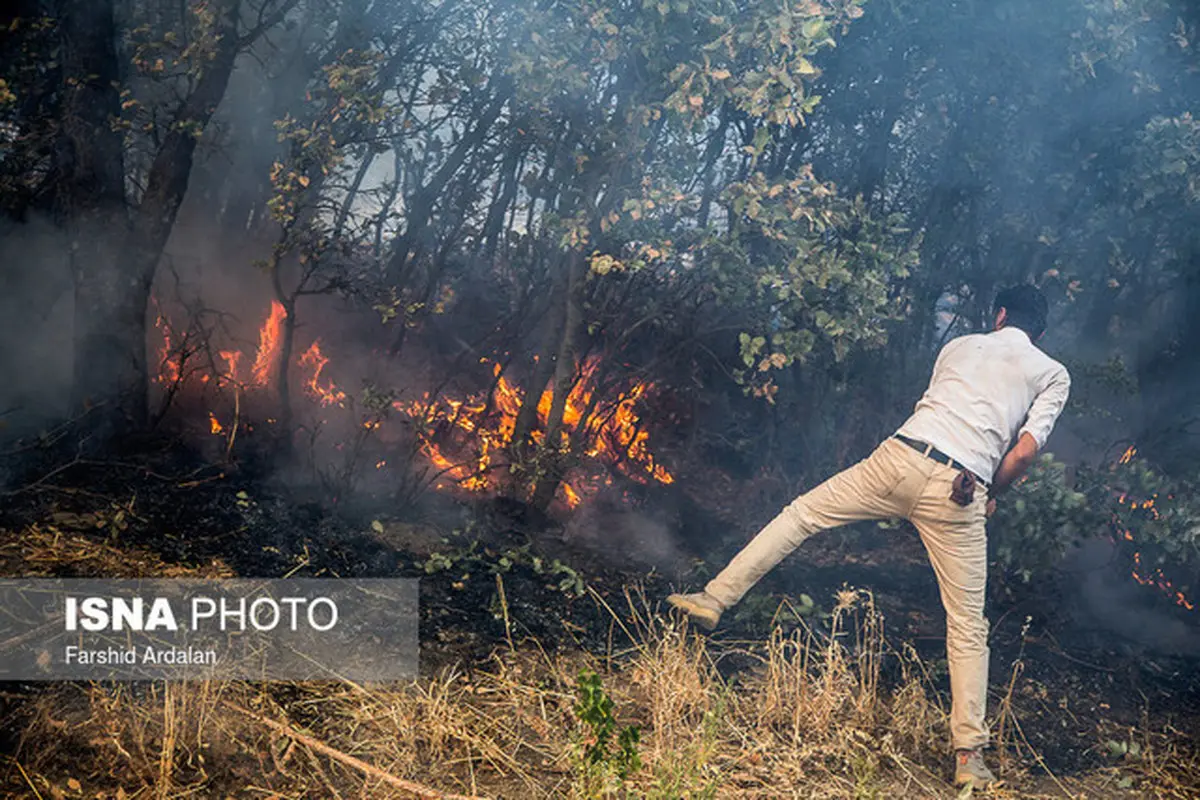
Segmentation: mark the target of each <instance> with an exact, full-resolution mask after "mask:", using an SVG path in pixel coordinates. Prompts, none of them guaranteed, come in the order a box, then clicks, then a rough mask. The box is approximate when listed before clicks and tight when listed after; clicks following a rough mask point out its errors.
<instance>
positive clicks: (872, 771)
mask: <svg viewBox="0 0 1200 800" xmlns="http://www.w3.org/2000/svg"><path fill="white" fill-rule="evenodd" d="M27 533H29V534H31V539H30V540H29V545H30V546H29V549H28V551H27V553H26V560H27V562H28V563H31V564H36V563H38V558H39V556H37V554H38V553H43V555H45V552H46V549H47V548H49V549H51V550H53V551H54V552H56V553H58V554H59V555H60V556H61V555H62V554H63V553H70V554H74V556H77V557H80V558H82V559H83V560H84V561H85V562H86V563H88V564H92V563H93V562H95V563H99V561H98V560H107V559H108V558H109V556H110V554H109V553H108V551H107V550H104V549H103V548H101V549H100V550H96V549H95V548H94V547H92V546H90V545H85V544H84V543H83V542H82V541H81V540H80V539H77V538H73V537H72V536H70V535H67V534H64V533H63V532H61V531H59V532H57V533H54V534H51V533H50V532H49V531H47V530H36V531H30V532H27ZM48 537H49V538H48ZM81 538H82V537H81ZM105 547H107V546H105ZM114 549H115V548H114ZM3 552H5V546H0V553H3ZM126 555H127V556H128V554H127V553H126ZM46 557H47V558H48V557H49V556H46ZM191 574H193V575H195V574H196V572H192V573H191ZM597 602H602V601H601V600H600V599H599V598H598V597H597ZM604 607H605V608H608V606H607V605H605V606H604ZM656 608H657V607H656V606H655V605H654V604H651V603H650V602H648V601H647V599H646V598H645V597H642V596H639V595H637V594H635V593H627V595H626V602H625V604H624V606H623V607H622V608H620V609H611V608H608V610H609V611H610V612H611V613H612V616H613V620H614V627H615V628H616V629H617V630H619V631H621V632H623V633H624V635H625V636H624V639H625V640H626V641H627V642H629V646H628V647H627V648H626V649H625V650H623V651H621V652H612V653H609V654H608V655H607V656H604V657H593V656H589V655H586V654H584V653H582V652H576V653H571V654H566V655H551V654H548V653H546V652H544V651H543V650H542V649H541V648H540V647H539V646H538V644H537V643H536V642H533V641H525V642H520V643H516V644H515V645H509V644H504V645H503V646H502V647H500V648H499V649H498V650H497V651H496V653H495V654H494V655H493V657H492V658H491V660H490V661H489V662H487V663H484V664H464V665H461V666H459V667H455V668H450V669H446V670H444V671H443V672H441V673H440V674H438V675H436V676H432V677H426V678H422V679H420V680H417V681H413V682H408V683H392V684H386V685H357V684H351V683H341V684H331V683H307V684H302V683H292V684H281V683H274V684H252V683H247V682H238V681H230V682H220V683H217V682H188V683H167V684H163V683H143V684H104V685H102V684H70V683H62V684H52V685H49V686H47V687H46V689H45V690H44V691H42V692H40V693H38V694H36V695H32V696H30V697H27V698H25V699H23V701H22V702H21V703H20V704H19V706H18V710H17V712H16V714H15V716H12V715H10V718H9V719H8V720H6V722H7V724H8V727H9V729H10V730H15V731H18V732H19V747H18V748H17V750H16V752H15V756H13V757H11V758H10V759H9V762H8V765H7V767H5V768H0V794H3V795H4V796H14V797H41V798H52V797H53V798H76V797H87V798H97V797H103V798H114V797H124V798H161V799H162V800H166V799H167V798H184V797H199V798H208V797H215V798H226V797H236V798H308V797H320V798H360V797H371V798H385V799H386V798H409V797H413V796H420V795H419V794H414V793H413V792H412V791H409V790H407V789H403V788H400V784H399V782H400V781H408V782H410V783H411V784H417V785H421V786H426V787H436V789H437V790H441V791H443V792H453V793H458V794H466V795H472V796H483V797H493V798H496V797H507V798H543V797H544V798H559V797H567V798H591V797H639V798H654V799H655V800H668V799H669V798H670V799H673V798H779V797H794V798H846V799H847V800H850V799H853V800H867V798H935V797H936V798H941V797H953V796H954V793H953V792H952V791H950V790H949V789H948V788H947V787H946V785H945V777H946V776H945V775H944V774H943V773H942V767H943V766H945V765H946V761H947V760H946V759H945V757H944V754H945V750H944V744H943V741H944V737H945V731H946V715H945V711H944V710H943V709H942V708H941V707H940V706H939V704H938V702H937V701H936V694H935V693H934V692H933V691H931V688H930V679H929V676H928V673H927V671H926V669H925V667H924V665H923V664H922V663H921V661H920V660H919V659H918V658H917V657H916V654H915V652H913V651H912V650H911V649H909V648H905V649H903V650H901V651H900V652H894V651H891V650H890V649H889V646H888V644H887V642H886V639H885V636H884V631H883V627H882V621H881V618H880V615H879V614H878V613H877V612H876V609H875V607H874V603H873V599H872V597H871V596H870V594H868V593H865V592H858V591H846V592H844V593H842V594H841V595H840V596H839V598H838V603H837V605H836V607H835V609H834V611H833V619H832V625H833V631H834V636H832V637H830V636H827V635H823V634H819V633H817V632H816V631H814V630H811V629H809V628H806V627H803V626H801V627H800V628H799V629H797V630H796V631H794V632H792V633H788V634H785V633H782V632H781V631H780V630H779V629H775V630H774V632H773V633H772V634H771V636H770V637H769V638H768V639H767V640H766V641H765V642H758V643H744V644H743V645H741V646H736V645H723V646H720V647H718V646H716V645H713V644H712V643H710V642H709V641H708V640H707V639H705V638H703V637H701V636H698V635H696V634H695V633H694V632H693V631H691V630H689V629H688V628H687V627H686V626H681V625H680V624H679V623H678V622H676V621H674V620H672V619H668V618H665V617H663V616H662V615H660V614H658V613H656ZM735 656H736V657H738V658H740V659H743V660H745V659H748V658H749V659H755V660H756V661H757V666H755V667H753V668H750V669H745V668H742V669H739V670H737V671H736V677H735V678H733V679H726V678H724V677H722V674H721V672H720V670H719V669H718V666H719V661H720V659H723V658H729V657H735ZM885 656H886V657H894V658H898V659H899V664H900V669H899V671H898V672H899V679H898V681H892V682H890V683H888V684H886V685H885V681H884V680H883V675H882V665H883V662H884V660H885ZM585 669H591V670H595V671H596V672H598V673H599V674H600V675H601V676H602V678H603V683H604V687H605V690H606V692H607V693H608V694H609V696H610V697H611V698H612V700H613V703H614V709H615V715H616V717H617V720H618V722H619V724H621V725H636V726H638V727H639V728H640V730H641V741H640V744H639V745H638V753H639V756H640V761H641V766H640V768H639V769H637V770H635V771H634V772H632V774H630V775H629V776H628V777H627V778H625V779H621V778H620V777H619V776H618V774H617V771H616V770H615V769H614V768H611V765H609V764H607V763H605V762H602V763H600V764H592V763H588V762H587V761H586V760H585V759H584V758H583V757H582V752H583V747H584V745H586V744H587V743H588V742H589V739H588V736H589V731H588V730H587V728H586V726H584V725H583V724H581V723H580V721H579V719H578V717H577V714H576V712H575V710H574V706H575V703H576V686H577V680H578V676H579V674H580V672H581V670H585ZM1016 680H1017V679H1016V678H1014V683H1015V682H1016ZM1004 713H1005V714H1006V715H1007V716H1006V718H1005V719H1006V725H1007V726H1009V728H1008V729H1009V730H1010V731H1011V732H1012V735H1013V736H1019V735H1020V726H1019V720H1018V718H1017V716H1016V714H1015V712H1014V710H1013V704H1012V703H1011V702H1009V703H1007V704H1005V705H1004ZM1149 730H1150V726H1149V725H1147V726H1146V727H1145V731H1140V730H1135V731H1129V730H1122V731H1112V732H1105V733H1100V732H1098V737H1104V736H1111V737H1113V738H1115V739H1122V740H1128V741H1130V742H1132V741H1137V742H1138V747H1137V748H1136V750H1137V757H1136V760H1133V759H1130V760H1128V763H1126V764H1122V765H1121V766H1120V767H1117V768H1113V769H1110V770H1102V771H1098V772H1095V773H1092V774H1089V775H1082V776H1073V777H1072V778H1071V779H1069V780H1068V779H1065V778H1063V779H1059V778H1054V779H1046V778H1040V779H1035V778H1032V777H1029V776H1028V775H1026V774H1024V773H1022V771H1021V769H1020V768H1019V766H1017V765H1014V766H1013V767H1012V769H1011V770H1010V775H1011V776H1014V777H1015V778H1016V779H1017V781H1016V782H1017V786H1018V787H1019V791H1018V789H1007V790H1006V789H1001V790H999V791H998V792H996V794H995V796H997V797H1064V796H1067V797H1145V796H1154V797H1164V798H1182V797H1196V796H1197V794H1196V793H1195V781H1196V775H1197V774H1200V773H1198V772H1197V768H1200V763H1197V760H1196V754H1195V752H1194V750H1192V749H1189V748H1188V747H1186V746H1185V745H1184V744H1183V741H1184V740H1183V737H1182V736H1177V737H1172V736H1171V735H1170V734H1169V732H1161V731H1160V732H1157V733H1149V732H1147V731H1149ZM314 743H316V744H318V745H319V746H314ZM1101 743H1102V739H1101V740H1098V745H1100V744H1101ZM1025 746H1027V743H1025ZM339 756H341V757H339ZM1028 760H1029V759H1028V758H1026V759H1024V761H1025V763H1028ZM1127 782H1132V785H1131V786H1130V787H1128V789H1129V790H1128V791H1127V790H1126V783H1127ZM1189 792H1190V793H1189ZM426 796H437V795H436V794H427V795H426Z"/></svg>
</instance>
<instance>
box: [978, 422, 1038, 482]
mask: <svg viewBox="0 0 1200 800" xmlns="http://www.w3.org/2000/svg"><path fill="white" fill-rule="evenodd" d="M1037 452H1038V443H1037V439H1035V438H1033V434H1030V433H1022V434H1021V436H1020V438H1019V439H1017V443H1016V444H1014V445H1013V446H1012V449H1011V450H1009V451H1008V452H1007V453H1006V454H1005V456H1004V460H1003V461H1001V462H1000V466H999V467H998V468H997V469H996V474H995V475H994V476H993V477H992V486H991V491H990V492H989V494H991V495H992V496H993V497H994V496H995V495H997V494H999V493H1000V492H1002V491H1004V490H1005V489H1007V488H1008V487H1009V486H1011V485H1012V483H1013V481H1015V480H1016V479H1017V478H1019V477H1021V476H1022V475H1024V474H1025V470H1027V469H1029V465H1030V464H1032V463H1033V460H1034V459H1035V458H1036V457H1037Z"/></svg>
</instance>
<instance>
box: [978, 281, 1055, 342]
mask: <svg viewBox="0 0 1200 800" xmlns="http://www.w3.org/2000/svg"><path fill="white" fill-rule="evenodd" d="M1002 308H1003V309H1005V311H1006V314H1005V317H1004V324H1005V325H1011V326H1013V327H1014V328H1020V329H1021V330H1023V331H1025V333H1027V334H1029V338H1030V339H1037V338H1038V337H1039V336H1041V335H1042V333H1043V332H1044V331H1045V330H1046V316H1047V315H1048V314H1049V312H1050V304H1049V303H1047V302H1046V297H1045V295H1043V294H1042V292H1041V290H1040V289H1038V288H1037V287H1036V286H1034V285H1033V284H1031V283H1024V284H1020V285H1018V286H1010V287H1008V288H1007V289H1003V290H1001V292H1000V294H998V295H996V302H995V303H993V304H992V314H993V315H995V314H999V313H1000V309H1002Z"/></svg>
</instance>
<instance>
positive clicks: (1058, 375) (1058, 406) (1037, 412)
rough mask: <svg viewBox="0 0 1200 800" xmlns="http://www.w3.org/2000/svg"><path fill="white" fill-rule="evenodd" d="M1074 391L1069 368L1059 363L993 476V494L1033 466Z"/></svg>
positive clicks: (1039, 393) (1003, 488)
mask: <svg viewBox="0 0 1200 800" xmlns="http://www.w3.org/2000/svg"><path fill="white" fill-rule="evenodd" d="M1070 392H1071V376H1070V375H1069V374H1067V371H1066V369H1064V368H1063V367H1062V366H1059V368H1058V369H1057V370H1055V371H1054V372H1053V373H1052V374H1051V375H1050V378H1049V380H1048V381H1047V383H1046V385H1045V386H1044V387H1043V388H1042V390H1041V391H1040V392H1038V396H1037V397H1036V398H1034V401H1033V405H1032V406H1030V408H1029V413H1028V415H1027V416H1026V418H1025V425H1024V426H1023V427H1022V428H1021V431H1020V433H1019V434H1017V443H1016V444H1014V445H1013V446H1012V449H1011V450H1009V451H1008V453H1006V454H1005V456H1004V460H1003V461H1001V462H1000V466H999V467H998V468H997V469H996V474H995V475H993V476H992V488H991V491H990V494H991V495H992V496H993V497H994V496H995V495H997V494H999V493H1000V492H1002V491H1004V490H1005V489H1007V488H1008V487H1009V486H1011V485H1012V483H1013V481H1015V480H1017V478H1020V477H1021V476H1022V475H1024V474H1025V470H1027V469H1029V465H1030V464H1032V463H1033V460H1034V459H1035V458H1036V457H1037V454H1038V450H1041V449H1042V448H1043V447H1044V446H1045V445H1046V440H1047V439H1048V438H1050V431H1051V430H1053V428H1054V423H1055V422H1056V421H1057V420H1058V416H1059V414H1061V413H1062V410H1063V406H1065V405H1066V404H1067V396H1068V395H1069V394H1070Z"/></svg>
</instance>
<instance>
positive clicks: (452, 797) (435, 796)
mask: <svg viewBox="0 0 1200 800" xmlns="http://www.w3.org/2000/svg"><path fill="white" fill-rule="evenodd" d="M224 704H225V706H226V707H228V708H229V709H231V710H233V711H236V712H238V713H239V714H242V715H244V716H247V717H249V718H250V719H253V720H254V721H256V722H259V723H261V724H263V725H266V726H267V727H268V728H270V729H271V730H273V731H275V732H276V733H282V734H283V735H284V736H287V737H289V738H291V739H293V740H294V741H296V742H299V743H300V744H302V745H304V746H305V747H307V748H309V749H311V750H315V751H316V752H318V753H321V754H322V755H325V756H329V757H330V758H332V759H334V760H336V761H340V762H342V763H343V764H345V765H346V766H349V767H353V768H354V769H356V770H358V771H359V772H362V773H364V774H366V775H370V776H371V777H373V778H378V779H379V780H381V781H383V782H384V783H386V784H388V785H389V786H394V787H395V788H397V789H401V790H403V791H406V792H410V793H412V794H415V795H416V796H417V797H422V798H429V799H430V800H485V798H482V797H479V796H476V795H464V794H447V793H446V792H440V791H438V790H437V789H431V788H429V787H428V786H422V785H421V784H419V783H414V782H413V781H406V780H404V779H403V778H397V777H396V776H395V775H392V774H390V773H387V772H384V771H383V770H381V769H380V768H379V767H376V766H373V765H371V764H368V763H367V762H365V761H362V760H361V759H358V758H355V757H354V756H352V755H350V754H349V753H343V752H342V751H341V750H337V749H335V748H333V747H330V746H329V745H327V744H325V743H324V742H320V741H318V740H316V739H314V738H313V737H311V736H308V735H307V734H303V733H301V732H300V731H298V730H296V729H295V728H293V727H291V726H290V725H285V724H284V723H282V722H276V721H275V720H273V719H269V718H267V717H264V716H262V715H261V714H256V713H255V712H253V711H251V710H250V709H248V708H242V707H241V706H239V705H237V704H236V703H232V702H230V701H228V700H225V701H224Z"/></svg>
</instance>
